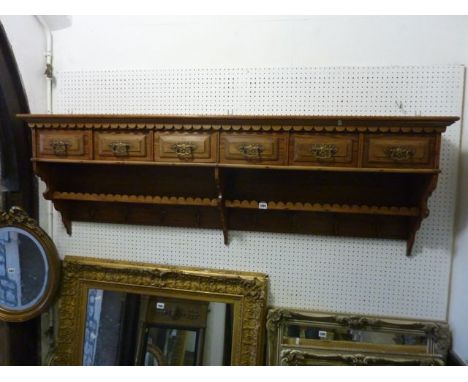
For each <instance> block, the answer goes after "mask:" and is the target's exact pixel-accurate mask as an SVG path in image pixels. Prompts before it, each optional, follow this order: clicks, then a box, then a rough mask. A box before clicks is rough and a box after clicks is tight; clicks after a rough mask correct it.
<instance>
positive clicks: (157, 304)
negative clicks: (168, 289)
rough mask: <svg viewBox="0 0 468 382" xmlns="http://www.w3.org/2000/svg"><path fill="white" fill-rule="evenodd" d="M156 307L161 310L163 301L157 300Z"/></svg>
mask: <svg viewBox="0 0 468 382" xmlns="http://www.w3.org/2000/svg"><path fill="white" fill-rule="evenodd" d="M156 309H158V310H163V309H164V303H163V302H157V303H156Z"/></svg>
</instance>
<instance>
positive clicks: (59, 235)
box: [53, 66, 464, 320]
mask: <svg viewBox="0 0 468 382" xmlns="http://www.w3.org/2000/svg"><path fill="white" fill-rule="evenodd" d="M56 77H57V82H56V89H55V91H54V113H74V114H78V113H97V114H107V113H109V114H119V113H131V114H256V115H258V114H274V115H297V114H302V115H304V114H308V115H407V116H414V115H424V116H429V115H431V116H433V115H455V116H460V115H461V110H462V102H463V86H464V67H462V66H437V67H421V66H417V67H416V66H412V67H401V66H399V67H308V68H253V69H246V68H238V69H236V68H234V69H173V70H165V69H159V70H158V69H155V70H105V71H69V72H58V73H56ZM459 139H460V125H459V123H457V124H455V125H452V126H450V127H449V128H448V129H447V133H445V134H444V135H443V143H442V155H441V168H442V174H441V176H440V178H439V184H438V188H437V190H436V191H435V193H434V194H433V196H432V197H431V199H430V204H429V207H430V210H431V214H430V217H429V218H428V219H426V220H425V221H424V222H423V224H422V227H421V230H420V231H419V232H418V235H417V240H416V244H415V247H414V249H413V257H411V258H407V257H406V256H405V248H406V247H405V246H406V243H405V242H403V241H393V240H375V239H351V238H342V237H324V236H312V235H311V236H305V235H291V234H272V233H254V232H235V231H233V232H231V233H230V237H231V240H230V245H229V246H225V245H224V244H223V238H222V233H221V231H217V230H202V229H192V228H191V229H182V228H168V227H146V226H128V225H114V224H95V223H78V222H75V223H73V235H72V236H71V237H69V236H68V235H67V234H66V233H65V230H64V227H63V226H62V224H61V222H60V217H59V215H58V214H57V213H55V214H54V224H53V238H54V241H55V243H56V245H57V248H58V251H59V253H60V255H61V256H62V257H63V256H65V255H79V256H90V257H99V258H111V259H119V260H127V261H128V260H129V261H142V262H149V263H159V264H170V265H184V266H198V267H205V268H215V269H232V270H244V271H257V272H263V273H266V274H268V275H269V277H270V296H269V304H270V305H273V306H282V307H290V308H298V309H309V310H321V311H334V312H349V313H358V314H371V315H383V316H395V317H412V318H421V319H440V320H445V319H446V311H447V302H448V288H449V278H450V265H451V249H452V236H453V235H452V234H453V232H452V231H453V222H454V209H455V197H456V186H457V169H458V150H459Z"/></svg>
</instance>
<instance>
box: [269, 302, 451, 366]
mask: <svg viewBox="0 0 468 382" xmlns="http://www.w3.org/2000/svg"><path fill="white" fill-rule="evenodd" d="M301 324H302V325H321V326H324V327H328V328H338V327H340V328H347V329H356V330H375V331H386V332H390V333H394V334H398V333H414V334H417V335H424V336H425V337H426V338H427V341H428V344H427V349H426V353H414V354H409V353H403V352H394V351H393V352H392V350H390V347H387V348H386V345H381V349H380V351H375V350H366V349H360V350H359V351H358V350H352V349H346V350H344V349H342V348H341V347H339V346H338V345H337V346H336V347H333V346H327V351H325V352H324V351H323V349H322V348H321V347H319V346H316V347H314V346H307V345H303V346H295V345H290V344H283V343H282V340H281V339H282V337H283V333H284V330H285V328H286V327H287V326H288V325H301ZM266 327H267V333H268V349H267V352H268V365H270V366H273V365H283V366H307V365H316V364H318V363H320V364H324V363H325V364H327V363H328V364H329V365H334V364H336V363H339V364H346V365H359V366H364V365H395V366H397V365H443V364H444V363H445V360H446V357H447V353H448V350H449V348H450V331H449V327H448V325H447V323H446V322H441V321H416V320H406V319H393V318H386V317H371V316H357V315H351V314H339V313H325V312H304V311H294V310H288V309H283V308H270V310H269V311H268V316H267V324H266ZM325 342H327V343H333V340H331V341H325Z"/></svg>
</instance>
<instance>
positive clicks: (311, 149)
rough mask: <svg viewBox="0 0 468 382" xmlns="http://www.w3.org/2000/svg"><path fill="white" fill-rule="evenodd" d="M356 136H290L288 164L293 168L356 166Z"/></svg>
mask: <svg viewBox="0 0 468 382" xmlns="http://www.w3.org/2000/svg"><path fill="white" fill-rule="evenodd" d="M358 143H359V138H358V136H357V135H332V134H320V135H301V134H292V135H291V141H290V145H289V150H290V152H289V164H290V165H295V166H338V167H346V166H356V165H357V153H358Z"/></svg>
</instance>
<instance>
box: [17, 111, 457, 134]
mask: <svg viewBox="0 0 468 382" xmlns="http://www.w3.org/2000/svg"><path fill="white" fill-rule="evenodd" d="M18 117H19V118H21V119H23V120H25V121H26V122H27V124H28V126H29V127H32V128H37V129H43V128H44V129H63V128H70V129H111V130H112V129H116V130H119V129H124V130H168V131H210V130H214V131H252V132H255V131H263V132H270V131H271V132H275V131H296V132H301V131H304V132H309V131H315V132H372V133H379V132H380V133H432V132H443V131H445V129H446V126H447V125H450V124H452V123H453V122H455V121H456V120H457V119H458V118H457V117H438V116H436V117H398V116H385V117H382V116H381V117H374V116H300V115H291V116H272V115H265V116H251V115H236V116H234V115H193V116H190V115H189V116H186V115H124V114H121V115H118V114H117V115H106V114H94V115H92V114H52V115H50V114H44V115H40V114H38V115H29V114H20V115H18Z"/></svg>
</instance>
